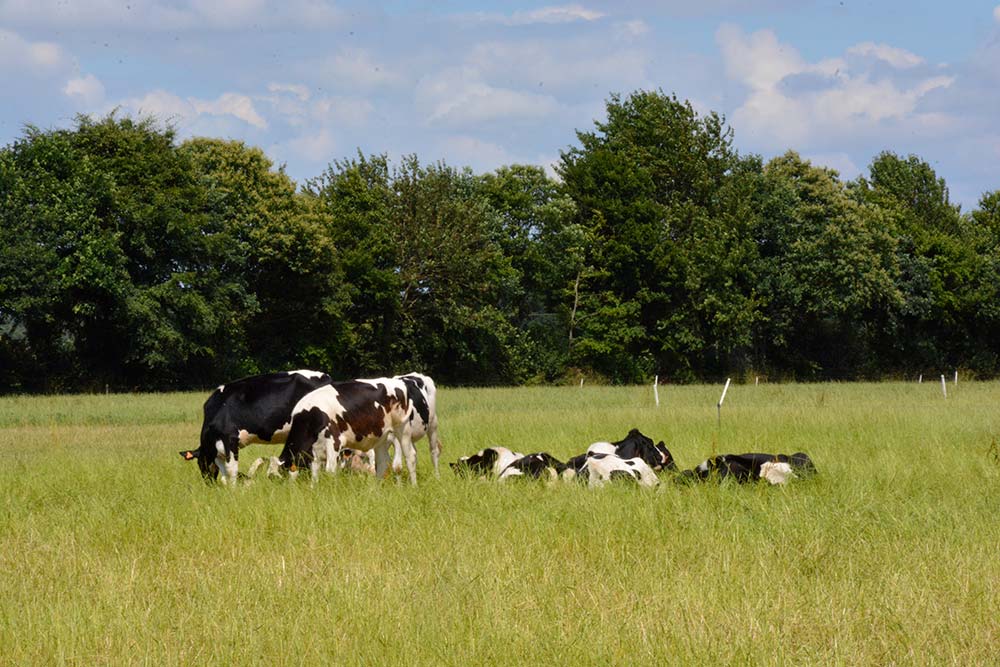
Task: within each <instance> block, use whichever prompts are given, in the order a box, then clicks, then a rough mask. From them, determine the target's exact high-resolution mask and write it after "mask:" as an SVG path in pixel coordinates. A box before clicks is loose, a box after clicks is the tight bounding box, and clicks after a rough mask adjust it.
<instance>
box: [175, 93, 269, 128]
mask: <svg viewBox="0 0 1000 667" xmlns="http://www.w3.org/2000/svg"><path fill="white" fill-rule="evenodd" d="M188 101H189V102H190V103H191V105H192V106H193V107H194V110H195V112H196V113H198V114H212V115H215V116H234V117H235V118H239V119H240V120H242V121H243V122H245V123H248V124H249V125H253V126H254V127H256V128H257V129H260V130H263V129H265V128H266V127H267V121H266V120H264V119H263V118H262V117H261V116H260V114H258V113H257V110H256V109H254V106H253V100H251V99H250V98H249V97H247V96H246V95H240V94H238V93H223V94H222V95H220V96H219V97H218V98H216V99H215V100H199V99H196V98H193V97H189V98H188Z"/></svg>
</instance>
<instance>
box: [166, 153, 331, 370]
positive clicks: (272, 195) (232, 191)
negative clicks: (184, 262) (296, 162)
mask: <svg viewBox="0 0 1000 667" xmlns="http://www.w3.org/2000/svg"><path fill="white" fill-rule="evenodd" d="M180 152H181V154H182V155H184V156H186V157H188V158H189V159H190V160H191V161H192V163H193V164H194V166H195V168H196V169H197V172H198V174H199V178H200V185H201V186H202V187H203V188H204V191H205V195H204V196H205V200H206V206H205V214H206V217H207V218H208V219H209V220H210V221H211V224H212V229H213V230H214V234H212V240H213V241H215V242H217V245H218V246H219V247H218V252H219V255H218V256H217V263H216V264H214V265H212V266H208V267H204V269H203V275H206V276H208V275H210V276H212V278H213V280H217V279H218V278H219V277H220V276H221V275H223V274H225V276H226V280H224V281H222V284H224V285H227V286H228V288H229V289H239V290H242V291H243V292H245V293H247V294H249V295H251V300H248V302H247V308H246V310H244V311H243V312H242V313H233V314H234V315H238V316H239V317H240V319H239V320H237V321H232V322H229V323H227V326H228V327H229V329H230V331H231V332H232V339H231V340H230V344H229V345H228V346H227V347H226V348H224V349H225V351H226V353H227V354H228V355H229V356H230V357H232V358H233V361H236V362H238V363H239V364H240V365H241V366H242V367H243V368H244V369H245V370H247V371H253V372H258V371H261V370H272V369H277V368H285V367H288V366H307V367H315V368H320V369H331V370H332V369H335V368H336V367H337V362H338V361H339V360H340V359H342V358H344V357H345V356H347V355H348V353H349V343H350V341H349V340H347V339H345V333H346V331H347V326H346V322H345V320H344V317H343V311H344V309H345V308H346V307H347V303H348V295H347V293H346V290H345V288H344V285H343V274H342V272H341V269H340V265H339V262H338V256H337V253H336V251H335V248H334V243H333V239H332V238H331V237H330V234H329V228H330V220H329V216H327V215H325V214H323V213H322V212H321V211H320V210H319V207H317V206H316V202H315V201H314V200H313V199H311V198H307V197H304V196H299V195H297V194H296V192H295V189H296V188H295V184H294V183H293V182H292V181H291V179H289V178H288V176H286V175H285V173H284V171H283V170H280V169H279V170H275V169H274V168H273V165H272V163H271V161H270V160H269V159H268V158H267V156H265V155H264V153H263V151H261V150H260V149H259V148H252V147H248V146H246V145H244V144H243V143H242V142H238V141H223V140H219V139H192V140H189V141H187V142H185V143H184V144H182V145H181V147H180ZM219 260H221V261H219ZM220 352H221V351H220Z"/></svg>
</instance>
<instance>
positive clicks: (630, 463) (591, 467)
mask: <svg viewBox="0 0 1000 667" xmlns="http://www.w3.org/2000/svg"><path fill="white" fill-rule="evenodd" d="M583 474H585V475H586V476H587V480H588V484H589V486H591V487H601V486H604V485H605V484H606V483H608V482H610V481H614V480H617V479H625V480H629V481H634V482H637V483H638V484H639V486H647V487H654V486H656V485H657V484H659V483H660V479H659V478H658V477H657V476H656V473H655V472H653V469H652V468H651V467H650V466H649V464H648V463H646V462H645V461H643V460H642V459H641V458H639V457H633V458H630V459H625V458H622V457H620V456H618V455H617V454H608V453H589V454H587V461H586V463H585V464H584V465H583Z"/></svg>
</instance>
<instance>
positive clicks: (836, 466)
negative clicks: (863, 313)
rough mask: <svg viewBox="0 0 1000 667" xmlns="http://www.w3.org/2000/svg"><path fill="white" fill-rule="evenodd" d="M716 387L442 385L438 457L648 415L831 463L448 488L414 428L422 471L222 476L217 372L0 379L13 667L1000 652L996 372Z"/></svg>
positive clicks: (977, 655)
mask: <svg viewBox="0 0 1000 667" xmlns="http://www.w3.org/2000/svg"><path fill="white" fill-rule="evenodd" d="M720 390H721V388H720V387H716V386H692V387H663V388H661V394H660V395H661V402H662V404H661V406H660V408H658V409H657V408H656V407H654V406H653V401H652V392H651V390H650V388H648V387H631V388H607V387H584V388H582V389H580V388H576V387H573V388H521V389H462V390H459V389H449V388H442V389H440V390H439V415H440V418H441V428H442V435H443V439H444V446H445V451H444V455H443V459H442V460H443V462H444V461H453V460H454V459H455V458H457V457H458V456H459V455H462V454H468V453H472V452H474V451H476V450H478V449H480V448H482V447H484V446H487V445H490V444H502V445H506V446H509V447H512V448H515V449H517V450H519V451H522V452H526V453H527V452H529V451H549V452H551V453H552V454H554V455H556V456H559V457H562V458H565V457H568V456H569V455H572V454H576V453H579V452H581V451H583V450H584V449H585V448H586V446H587V445H588V444H589V443H590V442H592V441H595V440H600V439H617V438H620V437H621V436H623V435H624V434H625V433H626V432H627V431H628V429H629V428H631V427H638V428H640V429H641V430H642V431H643V432H645V433H646V434H648V435H650V436H652V437H653V438H654V439H657V440H658V439H663V440H665V441H666V442H667V444H668V446H669V447H670V449H671V451H672V452H673V454H674V456H675V457H676V458H677V459H678V461H679V462H680V464H681V465H682V466H685V467H690V466H693V465H695V464H696V463H698V462H699V461H701V460H703V459H704V458H705V457H707V456H708V455H710V454H711V453H713V452H718V453H724V452H742V451H750V450H756V451H768V452H783V453H791V452H793V451H798V450H802V451H806V452H808V453H809V454H810V455H811V456H812V457H813V459H814V461H815V462H816V465H817V467H818V468H819V471H820V474H819V475H818V476H817V477H815V478H813V479H810V480H804V481H799V482H797V483H795V484H791V485H789V486H787V487H773V488H772V487H767V486H766V485H752V486H745V487H740V486H735V485H729V484H724V485H721V486H720V485H716V484H705V485H696V486H681V485H675V484H672V483H666V484H663V485H661V486H660V487H659V488H657V489H655V490H643V489H637V488H632V487H629V486H625V485H612V486H610V487H607V488H604V489H597V490H591V489H587V488H586V487H582V486H578V485H556V486H551V487H550V486H545V485H543V484H531V483H517V482H515V483H512V484H506V485H498V484H492V483H486V482H481V481H476V480H465V479H459V478H456V477H455V476H453V475H452V473H451V470H450V469H449V468H448V467H447V466H446V465H445V466H444V467H443V470H442V475H441V479H440V480H435V479H434V478H433V476H432V475H431V474H430V462H429V456H428V454H427V446H426V442H425V441H422V442H420V443H418V445H417V446H418V451H419V455H420V461H419V466H420V468H419V475H420V480H421V484H420V486H419V487H418V488H415V489H414V488H410V487H408V486H406V485H402V484H396V483H393V482H387V483H379V482H376V481H374V480H370V479H362V478H358V477H348V476H339V477H337V478H324V479H322V480H321V481H320V483H319V484H317V485H316V486H315V487H313V486H311V485H310V484H308V483H285V482H277V483H276V482H268V481H264V480H260V481H258V482H257V483H255V484H253V485H251V486H244V487H240V488H236V489H232V488H221V487H209V486H206V485H204V484H202V483H201V481H200V479H199V475H198V473H197V467H196V466H195V465H193V464H191V463H187V462H184V461H182V460H181V458H180V457H179V456H178V454H177V451H179V450H180V449H187V448H190V447H192V446H194V445H195V444H196V442H197V437H198V433H199V429H200V410H201V403H202V401H203V400H204V397H205V394H204V393H196V394H169V395H110V396H102V395H98V396H71V397H66V396H59V397H46V398H42V397H38V398H13V397H11V398H0V460H2V465H0V499H2V501H0V664H3V665H7V664H10V665H24V664H45V665H49V664H77V665H95V664H123V663H126V664H153V665H157V666H158V667H159V666H162V665H196V664H239V665H248V664H262V665H264V664H266V665H274V664H277V665H282V664H295V665H298V664H349V665H357V664H392V665H399V664H432V665H481V664H504V665H508V664H531V665H536V664H587V665H609V664H653V663H662V664H671V665H676V664H696V665H718V664H739V665H746V664H807V665H837V664H839V665H888V664H907V665H910V664H957V665H977V664H996V661H997V646H998V645H1000V644H998V642H1000V615H998V614H997V610H998V609H1000V558H998V555H997V554H998V551H1000V521H998V519H997V509H998V507H1000V462H998V460H997V457H998V452H997V447H998V446H1000V445H998V444H996V443H997V442H998V440H1000V411H998V409H997V406H998V404H1000V384H997V383H971V382H970V383H963V384H959V385H958V386H957V387H951V386H949V397H948V399H947V400H944V399H943V398H942V396H941V392H940V385H935V384H933V383H925V384H923V385H917V384H915V383H910V384H902V383H885V384H822V385H820V384H817V385H767V386H763V385H762V386H760V387H753V386H733V387H731V388H730V390H729V394H728V395H727V397H726V404H725V406H724V407H723V412H722V423H721V428H719V427H718V426H717V423H716V410H715V403H716V401H717V400H718V398H719V393H720ZM276 452H277V448H267V447H264V446H255V447H252V448H250V449H249V450H246V451H245V452H244V454H243V457H242V462H243V465H242V467H243V468H244V469H246V467H247V465H248V463H249V461H250V460H252V457H254V456H257V455H260V454H265V453H276ZM665 481H666V480H665Z"/></svg>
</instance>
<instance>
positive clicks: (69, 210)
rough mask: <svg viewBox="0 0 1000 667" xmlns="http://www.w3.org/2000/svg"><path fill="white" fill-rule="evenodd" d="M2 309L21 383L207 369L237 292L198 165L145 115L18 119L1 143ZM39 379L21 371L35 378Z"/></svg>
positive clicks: (98, 381)
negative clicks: (18, 128) (10, 138)
mask: <svg viewBox="0 0 1000 667" xmlns="http://www.w3.org/2000/svg"><path fill="white" fill-rule="evenodd" d="M4 153H5V159H4V160H3V164H4V165H5V166H4V176H3V178H2V183H0V200H2V201H3V207H2V212H0V216H2V222H0V234H2V235H3V238H2V239H0V241H2V242H3V251H2V257H0V273H2V274H3V275H4V276H8V278H7V279H5V280H4V283H3V285H2V287H0V289H2V292H0V302H2V304H3V305H2V306H0V311H2V319H3V320H4V321H5V322H6V324H7V325H8V329H9V330H10V331H12V332H16V334H15V335H16V336H17V338H18V341H17V343H16V344H17V346H18V347H19V348H20V349H21V351H22V352H23V353H24V354H25V355H27V356H28V357H29V358H31V359H33V362H34V363H33V364H32V366H33V367H34V369H35V373H33V374H32V375H30V376H26V377H25V378H24V380H25V384H24V385H22V386H23V388H27V389H44V388H56V387H60V386H67V387H98V386H103V384H105V383H112V384H115V385H119V386H120V385H121V384H125V385H127V386H165V385H178V386H179V385H181V384H190V383H195V382H199V381H201V382H207V381H208V378H209V377H210V376H213V375H215V372H214V368H215V363H216V362H215V350H217V349H218V348H219V347H220V345H221V344H222V343H223V341H224V340H225V339H226V338H227V334H228V332H227V330H226V326H225V324H226V322H228V321H230V319H232V318H234V317H235V315H234V313H235V312H238V311H240V310H242V309H243V308H244V306H245V305H246V303H247V301H248V299H247V295H246V294H245V293H244V292H243V291H242V290H241V289H240V288H239V286H235V287H231V286H230V285H229V284H228V283H227V281H226V280H225V276H224V275H222V274H219V275H215V274H213V273H212V272H211V270H212V269H211V267H214V266H216V265H217V264H219V263H221V262H220V258H219V255H220V253H221V252H222V246H221V245H220V244H217V243H214V242H213V232H214V230H213V229H212V228H211V223H210V221H209V220H208V219H207V218H206V216H205V214H204V211H203V205H204V198H203V192H202V190H201V189H200V187H199V183H198V178H197V174H196V171H195V169H194V167H193V165H192V163H191V162H190V160H188V159H187V158H186V157H185V156H184V155H182V154H180V153H179V152H178V151H177V150H176V146H175V144H174V132H173V130H172V129H170V128H169V127H168V128H159V127H157V125H156V123H155V121H153V120H152V119H148V118H147V119H141V120H133V119H131V118H122V119H119V118H117V117H116V116H115V115H114V114H112V115H109V116H107V117H104V118H102V119H98V120H93V119H91V118H89V117H85V116H81V117H78V118H77V121H76V127H75V128H74V129H71V130H54V131H41V130H39V129H37V128H34V127H29V128H27V129H26V131H25V135H24V136H23V138H22V139H20V140H19V141H17V142H15V143H14V144H13V145H12V146H10V147H8V148H7V149H5V151H4ZM34 379H37V382H34V383H33V380H34Z"/></svg>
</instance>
